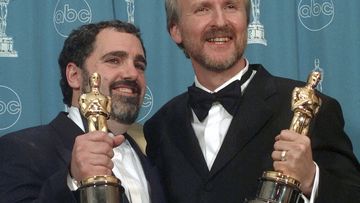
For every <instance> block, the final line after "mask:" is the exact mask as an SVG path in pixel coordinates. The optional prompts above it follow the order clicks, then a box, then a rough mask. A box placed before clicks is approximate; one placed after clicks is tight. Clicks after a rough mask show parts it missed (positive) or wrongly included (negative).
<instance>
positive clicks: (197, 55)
mask: <svg viewBox="0 0 360 203" xmlns="http://www.w3.org/2000/svg"><path fill="white" fill-rule="evenodd" d="M216 36H227V37H230V38H231V39H232V40H235V36H236V34H235V31H234V30H233V29H232V28H230V27H228V26H223V27H215V28H211V29H209V30H208V31H206V32H205V33H204V35H203V37H202V38H201V41H200V43H199V42H198V41H196V40H194V39H192V38H191V37H185V38H184V41H183V46H184V49H185V51H186V53H187V54H188V55H189V56H191V58H193V59H194V60H195V61H196V62H197V63H199V64H200V65H201V66H202V67H204V68H205V69H207V70H209V71H212V72H218V73H220V72H223V71H225V70H228V69H230V68H231V67H233V66H234V65H235V64H236V63H237V62H238V61H239V60H240V59H241V58H242V56H243V54H244V50H245V46H246V43H247V38H246V34H244V36H242V37H241V39H240V41H236V42H235V51H234V52H232V54H231V55H230V56H229V57H226V58H222V59H215V58H214V57H212V56H210V55H208V54H207V53H206V52H205V51H204V50H203V47H202V44H201V43H202V42H205V41H207V39H210V38H214V37H216Z"/></svg>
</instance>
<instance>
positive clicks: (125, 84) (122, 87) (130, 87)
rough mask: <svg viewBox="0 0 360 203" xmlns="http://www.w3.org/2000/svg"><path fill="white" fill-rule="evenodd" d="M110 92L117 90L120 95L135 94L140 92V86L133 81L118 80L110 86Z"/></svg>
mask: <svg viewBox="0 0 360 203" xmlns="http://www.w3.org/2000/svg"><path fill="white" fill-rule="evenodd" d="M110 88H111V91H112V92H117V93H118V94H121V95H137V94H139V93H140V88H139V86H138V85H137V84H136V82H133V81H119V82H115V83H113V84H112V85H111V86H110Z"/></svg>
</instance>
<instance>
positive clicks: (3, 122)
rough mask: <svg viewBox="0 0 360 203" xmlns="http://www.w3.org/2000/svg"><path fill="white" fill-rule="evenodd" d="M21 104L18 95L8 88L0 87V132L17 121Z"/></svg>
mask: <svg viewBox="0 0 360 203" xmlns="http://www.w3.org/2000/svg"><path fill="white" fill-rule="evenodd" d="M20 115H21V102H20V98H19V96H18V94H17V93H16V92H15V91H14V90H12V89H10V88H9V87H6V86H2V85H0V130H6V129H8V128H10V127H12V126H13V125H15V123H16V122H17V121H18V120H19V118H20Z"/></svg>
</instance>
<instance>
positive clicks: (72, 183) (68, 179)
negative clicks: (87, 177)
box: [66, 173, 79, 191]
mask: <svg viewBox="0 0 360 203" xmlns="http://www.w3.org/2000/svg"><path fill="white" fill-rule="evenodd" d="M66 182H67V186H68V187H69V189H70V190H71V191H76V190H77V189H78V188H79V183H78V181H76V180H75V179H73V178H72V177H71V176H70V174H69V173H68V175H67V177H66Z"/></svg>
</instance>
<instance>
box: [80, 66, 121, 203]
mask: <svg viewBox="0 0 360 203" xmlns="http://www.w3.org/2000/svg"><path fill="white" fill-rule="evenodd" d="M89 83H90V88H91V89H90V92H88V93H84V94H82V95H81V96H80V98H79V105H80V111H81V113H82V115H83V116H84V117H85V118H86V119H87V121H88V129H89V132H93V131H103V132H108V127H107V120H108V119H109V117H110V111H111V98H110V97H109V96H105V95H102V94H101V93H100V90H99V89H100V83H101V77H100V75H99V74H98V73H93V74H92V75H91V76H90V78H89ZM120 183H121V182H120V180H119V179H117V178H116V177H115V176H112V175H97V176H93V177H88V178H86V179H84V180H82V181H81V182H80V188H79V190H80V202H81V203H119V202H120V197H121V195H120V193H121V192H122V187H121V185H120Z"/></svg>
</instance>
